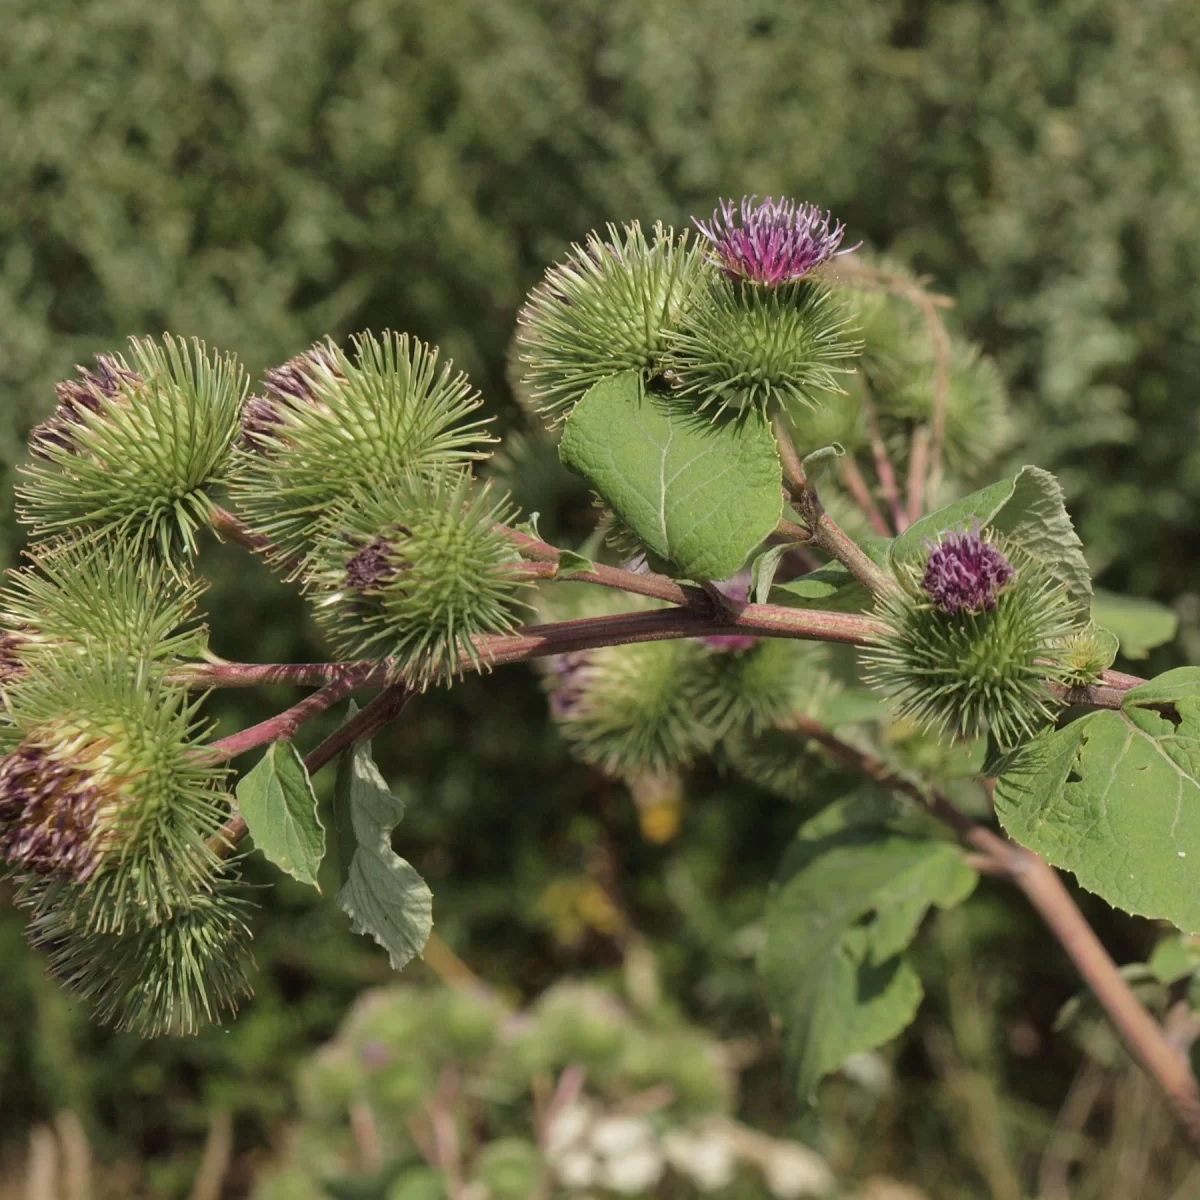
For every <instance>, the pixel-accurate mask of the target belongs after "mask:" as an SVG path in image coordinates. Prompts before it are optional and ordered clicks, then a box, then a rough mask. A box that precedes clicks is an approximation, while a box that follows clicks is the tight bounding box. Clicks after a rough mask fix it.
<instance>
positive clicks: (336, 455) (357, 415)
mask: <svg viewBox="0 0 1200 1200" xmlns="http://www.w3.org/2000/svg"><path fill="white" fill-rule="evenodd" d="M481 403H482V400H481V398H480V396H479V393H478V392H477V391H475V389H474V388H472V387H471V384H470V381H469V380H468V379H467V377H466V376H465V375H464V374H462V372H458V373H455V372H454V371H453V367H452V364H450V363H445V364H442V363H439V361H438V352H437V351H436V350H435V349H432V348H430V347H429V346H426V345H425V344H424V343H422V342H419V341H416V340H415V339H413V338H410V337H409V336H408V335H407V334H386V335H384V336H383V337H382V338H376V337H375V336H373V335H372V334H369V333H364V334H361V335H359V336H358V337H356V338H355V339H354V357H353V359H351V358H350V357H348V356H347V355H346V354H344V353H343V352H342V351H341V350H339V349H338V348H337V347H336V346H334V345H333V343H332V342H323V343H319V344H318V345H316V346H314V347H313V348H312V349H311V350H309V351H307V352H306V353H304V354H301V355H299V356H297V357H296V358H293V359H291V360H290V361H289V362H287V363H285V364H284V365H283V366H282V367H279V368H276V369H275V370H273V371H268V372H267V375H266V379H265V387H264V390H263V394H262V395H260V396H255V397H253V398H252V399H251V400H250V401H249V402H248V403H247V405H246V407H245V409H244V410H243V412H242V437H241V443H242V444H241V447H240V448H239V450H238V452H237V453H236V455H235V464H236V470H235V473H234V479H233V481H232V484H231V493H232V495H233V497H234V500H235V501H236V503H237V508H238V512H239V515H241V516H242V517H243V519H244V520H246V522H247V523H248V524H249V525H250V526H251V527H252V528H253V529H254V530H255V532H257V533H259V534H261V535H262V536H264V537H265V538H266V539H267V540H268V541H269V542H270V543H271V544H272V545H273V546H274V547H275V556H276V558H277V559H278V561H280V562H284V561H288V562H292V563H294V560H296V559H298V558H302V557H303V556H304V555H306V554H308V553H309V552H310V551H311V550H312V548H313V542H314V539H315V538H316V537H317V536H318V535H319V534H320V533H321V531H322V530H323V529H324V528H325V525H326V520H327V518H328V516H329V514H330V512H331V511H332V510H333V509H334V508H335V507H336V506H337V505H338V504H340V503H342V502H343V501H344V500H345V498H346V497H347V496H348V495H349V494H350V493H351V492H353V491H355V490H356V489H359V490H364V491H370V490H372V489H377V490H379V491H384V490H386V489H388V488H390V487H395V486H399V484H400V482H401V480H402V479H404V478H405V477H408V476H411V475H413V474H415V473H419V472H422V471H439V470H446V469H448V468H452V467H456V466H461V465H463V464H465V463H468V462H470V461H471V460H473V459H478V458H481V457H484V455H483V453H482V452H481V446H482V445H483V444H484V443H486V442H487V441H488V440H489V439H488V438H486V437H485V435H484V433H483V429H482V426H483V422H482V421H480V420H475V419H473V420H466V418H467V417H468V416H469V415H470V414H471V413H473V412H474V411H475V410H476V409H477V408H479V406H480V404H481Z"/></svg>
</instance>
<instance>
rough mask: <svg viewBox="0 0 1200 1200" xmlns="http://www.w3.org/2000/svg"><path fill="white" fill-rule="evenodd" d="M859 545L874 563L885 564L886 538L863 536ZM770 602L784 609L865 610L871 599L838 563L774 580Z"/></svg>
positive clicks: (881, 565)
mask: <svg viewBox="0 0 1200 1200" xmlns="http://www.w3.org/2000/svg"><path fill="white" fill-rule="evenodd" d="M858 544H859V547H860V548H861V549H862V550H863V551H864V552H865V553H866V555H867V557H868V558H870V560H871V561H872V562H873V563H875V565H876V566H880V567H887V565H888V547H889V546H890V545H891V543H890V542H889V541H888V539H887V538H881V537H865V538H862V539H860V540H859V543H858ZM771 602H772V603H773V604H783V605H786V606H787V607H788V608H820V609H824V610H825V611H827V612H868V611H869V610H870V609H872V608H874V606H875V598H874V597H873V596H872V595H871V593H870V592H869V591H868V590H867V589H866V588H865V587H864V586H863V585H862V584H861V583H859V581H858V580H857V579H855V578H854V576H853V575H851V574H850V572H849V571H848V570H847V569H846V568H845V567H844V566H842V564H841V563H839V562H830V563H826V564H825V565H824V566H823V567H818V568H817V569H816V570H815V571H810V572H809V573H808V574H807V575H802V576H801V577H800V578H799V579H792V580H789V581H788V582H787V583H777V584H776V585H775V586H774V587H773V588H772V589H771Z"/></svg>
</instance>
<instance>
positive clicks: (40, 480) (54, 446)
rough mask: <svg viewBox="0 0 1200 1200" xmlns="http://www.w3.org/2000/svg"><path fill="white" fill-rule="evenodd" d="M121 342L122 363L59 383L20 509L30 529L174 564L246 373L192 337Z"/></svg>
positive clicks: (223, 451)
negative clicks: (109, 538) (95, 540)
mask: <svg viewBox="0 0 1200 1200" xmlns="http://www.w3.org/2000/svg"><path fill="white" fill-rule="evenodd" d="M131 345H132V353H131V356H130V358H131V361H128V362H127V361H126V360H125V359H124V358H121V357H117V356H112V357H107V356H106V357H104V358H102V359H100V360H98V364H99V366H98V369H97V371H96V372H87V371H85V372H83V373H82V379H81V381H80V382H73V383H70V384H66V385H61V386H60V389H59V408H58V410H57V412H56V414H55V415H54V416H53V417H52V418H51V419H50V421H49V422H47V423H46V424H45V425H43V426H39V427H38V429H37V430H35V431H34V436H33V448H34V450H35V453H36V458H35V460H34V462H33V463H32V464H31V465H29V466H28V467H25V468H22V470H23V471H24V474H25V477H26V482H25V483H24V484H23V485H22V486H21V487H19V488H18V489H17V492H18V498H19V502H20V503H19V510H20V513H21V516H22V519H23V520H24V521H25V522H26V523H27V524H30V525H32V526H33V528H34V531H35V533H37V534H38V535H39V536H41V535H45V534H61V533H64V532H66V531H70V530H74V529H82V530H86V531H88V532H89V533H102V534H109V535H114V536H117V537H120V538H122V539H124V540H126V541H127V542H128V543H129V544H131V545H132V546H133V547H135V548H136V549H137V550H139V551H147V552H148V551H154V552H156V553H157V554H158V555H160V556H161V557H162V558H163V559H164V560H165V561H167V562H168V563H170V564H172V565H176V566H177V565H178V564H179V562H180V560H181V558H182V557H183V556H185V555H188V554H192V553H194V552H195V549H196V534H197V532H198V530H199V529H201V528H202V527H203V526H205V525H207V524H208V523H209V521H210V519H211V516H212V507H213V501H212V499H211V498H210V493H211V492H212V490H213V489H214V487H216V486H218V485H220V484H221V483H223V482H224V479H225V473H226V466H227V462H228V458H229V451H230V446H231V444H232V441H233V437H234V435H235V433H236V432H237V421H238V412H239V410H240V408H241V403H242V397H243V395H244V394H245V387H246V385H245V377H244V374H243V372H242V369H241V367H240V366H238V365H237V363H236V361H235V360H234V359H233V358H232V357H229V358H224V359H222V358H218V357H216V356H215V355H214V356H213V357H211V358H210V357H209V356H208V355H207V353H206V351H205V348H204V345H203V343H201V342H198V341H195V340H193V341H192V343H191V344H190V345H189V344H187V343H185V342H183V341H178V340H176V339H174V338H172V337H170V336H169V335H167V336H164V338H163V339H162V343H161V344H159V343H157V342H155V341H153V340H151V339H149V338H146V339H142V340H138V339H133V341H132V343H131Z"/></svg>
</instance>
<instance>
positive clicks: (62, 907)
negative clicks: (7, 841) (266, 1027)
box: [18, 874, 251, 1037]
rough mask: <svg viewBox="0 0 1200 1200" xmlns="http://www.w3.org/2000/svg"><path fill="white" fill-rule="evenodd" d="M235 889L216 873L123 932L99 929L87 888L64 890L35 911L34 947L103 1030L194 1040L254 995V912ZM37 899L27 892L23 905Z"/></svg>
mask: <svg viewBox="0 0 1200 1200" xmlns="http://www.w3.org/2000/svg"><path fill="white" fill-rule="evenodd" d="M234 886H235V880H234V879H233V878H232V877H230V876H229V875H227V874H223V875H219V876H215V877H214V878H213V879H212V880H211V881H210V884H209V886H208V887H206V888H204V889H202V890H198V891H196V892H195V893H194V894H193V895H192V896H191V897H189V898H188V899H187V900H186V901H185V902H182V903H180V904H178V905H176V906H175V907H174V908H173V909H172V910H171V911H170V912H169V913H164V914H162V915H161V919H159V920H157V921H151V920H149V919H147V917H146V915H145V914H142V915H140V916H139V918H138V919H137V920H131V921H129V922H128V923H126V924H125V925H124V926H123V927H122V928H121V929H120V930H97V929H96V928H94V927H93V926H92V924H91V922H90V915H91V912H92V906H93V901H92V898H91V897H90V895H89V894H88V892H87V890H86V889H83V888H80V887H78V886H71V887H66V888H62V887H60V888H59V889H58V890H57V891H56V892H55V893H54V901H53V903H45V900H44V897H43V898H42V902H41V903H38V904H36V905H35V907H36V909H37V912H36V913H35V916H34V918H33V920H32V921H31V922H30V926H29V937H30V941H31V942H32V943H33V945H35V946H38V947H41V948H44V949H45V950H46V951H47V952H48V954H49V962H50V971H51V973H52V974H53V975H54V976H55V977H56V978H58V979H59V980H60V981H61V982H62V983H63V985H64V986H65V987H66V988H67V989H68V990H69V991H71V992H73V993H75V994H76V995H78V996H80V997H82V998H83V999H85V1000H86V1001H88V1002H89V1003H90V1004H91V1005H92V1007H93V1008H94V1010H95V1013H96V1016H97V1018H98V1019H99V1020H100V1021H102V1022H103V1023H105V1024H107V1025H113V1026H115V1027H116V1028H117V1029H119V1030H134V1031H136V1032H137V1033H139V1034H141V1035H142V1036H144V1037H158V1036H160V1035H162V1034H192V1033H196V1032H197V1031H198V1030H199V1029H200V1028H202V1027H203V1026H204V1025H206V1024H210V1023H214V1022H218V1021H220V1020H222V1019H223V1018H224V1017H225V1016H226V1015H227V1014H230V1013H232V1012H234V1011H235V1010H236V1009H237V1005H238V1002H239V1001H240V1000H241V999H242V998H243V997H244V996H247V995H249V994H250V984H249V980H248V978H247V971H248V968H249V967H250V965H251V964H250V955H249V941H250V930H249V927H248V926H247V924H246V916H247V913H248V910H249V905H248V904H247V903H246V902H245V901H244V900H242V899H240V898H238V896H237V895H236V894H235V892H234ZM32 898H33V897H32V896H31V894H30V891H29V890H28V889H27V890H26V894H25V896H24V897H23V898H22V897H19V898H18V902H21V900H22V899H24V900H25V901H26V902H27V906H28V902H30V901H31V900H32Z"/></svg>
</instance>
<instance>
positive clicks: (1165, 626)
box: [1092, 588, 1179, 658]
mask: <svg viewBox="0 0 1200 1200" xmlns="http://www.w3.org/2000/svg"><path fill="white" fill-rule="evenodd" d="M1092 620H1093V621H1095V622H1096V624H1097V625H1099V626H1101V627H1102V628H1104V629H1107V630H1109V631H1110V632H1112V633H1115V634H1116V635H1117V639H1118V641H1120V643H1121V653H1122V654H1123V655H1125V657H1126V658H1145V657H1146V656H1147V655H1148V654H1149V653H1150V651H1151V650H1153V649H1154V647H1155V646H1161V645H1162V644H1163V643H1164V642H1169V641H1170V640H1171V639H1172V638H1173V637H1174V636H1175V631H1176V629H1178V627H1179V618H1178V617H1177V616H1176V615H1175V613H1174V612H1173V611H1172V610H1171V609H1169V608H1167V607H1166V606H1165V605H1162V604H1155V602H1154V601H1153V600H1143V599H1141V598H1140V597H1136V596H1118V595H1117V594H1116V592H1106V591H1103V590H1101V589H1100V588H1097V589H1096V594H1095V596H1094V597H1093V598H1092Z"/></svg>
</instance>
